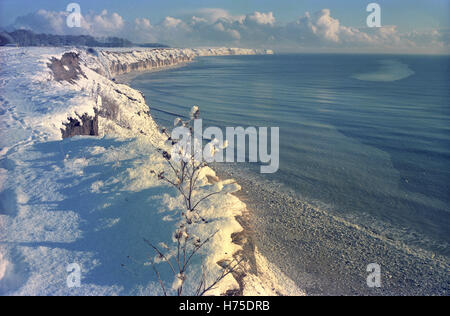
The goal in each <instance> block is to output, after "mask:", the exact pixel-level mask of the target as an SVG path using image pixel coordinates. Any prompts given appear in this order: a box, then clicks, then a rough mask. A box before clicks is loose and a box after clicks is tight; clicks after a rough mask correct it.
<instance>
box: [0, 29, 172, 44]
mask: <svg viewBox="0 0 450 316" xmlns="http://www.w3.org/2000/svg"><path fill="white" fill-rule="evenodd" d="M5 45H15V46H19V47H26V46H28V47H32V46H50V47H61V46H87V47H168V46H167V45H164V44H159V43H147V44H134V43H132V42H130V41H129V40H126V39H123V38H119V37H106V38H101V39H100V38H95V37H92V36H89V35H53V34H36V33H34V32H31V31H28V30H15V31H13V32H2V33H0V46H5Z"/></svg>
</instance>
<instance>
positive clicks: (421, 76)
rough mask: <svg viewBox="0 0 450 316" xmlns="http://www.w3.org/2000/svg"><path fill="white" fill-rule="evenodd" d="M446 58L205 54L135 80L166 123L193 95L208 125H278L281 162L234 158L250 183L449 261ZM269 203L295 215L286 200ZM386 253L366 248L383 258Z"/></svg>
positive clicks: (289, 217)
mask: <svg viewBox="0 0 450 316" xmlns="http://www.w3.org/2000/svg"><path fill="white" fill-rule="evenodd" d="M449 65H450V58H449V57H424V56H373V55H355V56H351V55H274V56H232V57H208V58H200V59H198V61H197V62H195V63H193V64H189V65H188V66H186V67H184V68H180V69H175V70H171V71H168V72H160V73H151V74H143V75H141V76H139V77H136V78H135V79H134V80H132V82H131V85H132V86H133V87H134V88H137V89H139V90H141V91H143V92H144V93H145V95H146V96H147V97H148V103H149V104H150V108H151V112H152V115H153V116H154V117H155V119H156V120H157V121H158V123H160V124H162V125H166V126H171V124H172V122H173V119H174V115H176V114H184V113H187V112H188V109H189V108H190V106H192V105H194V104H195V105H198V106H200V108H201V110H202V117H203V118H204V119H205V123H206V125H215V126H220V127H225V126H244V127H245V126H279V127H280V137H281V140H280V170H279V172H278V173H276V174H274V175H264V176H262V175H260V174H259V173H258V170H259V168H258V166H256V165H249V164H240V165H238V166H233V168H236V167H237V168H243V170H245V173H246V174H247V177H246V178H251V179H252V181H251V182H250V183H249V185H252V183H257V184H258V185H261V183H264V188H265V189H269V191H273V192H281V191H284V192H287V194H288V196H295V198H296V199H298V200H299V201H303V202H306V203H308V204H309V205H312V206H314V207H315V208H317V209H320V210H323V211H326V212H327V214H330V216H334V217H336V218H339V219H342V220H344V221H345V222H346V223H350V224H354V225H357V227H358V229H360V230H361V231H364V232H365V234H366V233H368V232H370V234H375V235H376V236H379V237H380V240H385V241H393V242H395V243H397V244H398V247H400V248H403V249H404V250H405V251H406V252H408V253H412V254H416V253H417V254H420V255H418V256H420V257H421V258H424V257H428V258H437V257H439V258H440V259H439V260H443V261H442V262H444V264H445V265H447V266H446V267H448V261H449V255H450V249H449V247H448V245H449V242H450V207H449V206H450V189H449V184H450V181H449V180H450V168H449V166H450V92H449V89H448V86H449V83H450V80H449V76H448V74H449ZM255 187H257V185H255ZM256 204H257V203H255V205H256ZM257 206H258V207H259V208H264V207H265V206H264V205H263V204H261V203H260V204H259V205H257ZM266 208H267V210H269V209H270V207H269V206H267V207H266ZM294 210H295V208H294ZM297 211H298V212H302V211H301V210H297ZM270 214H271V217H272V216H276V217H278V219H279V220H282V221H291V222H292V223H296V222H297V219H296V216H295V213H292V210H284V213H283V210H282V208H280V210H279V211H278V213H277V212H275V213H273V212H272V213H270ZM299 214H300V213H299ZM298 217H301V216H300V215H299V216H298ZM262 221H264V220H262ZM263 224H266V225H273V224H270V223H268V220H266V222H265V223H262V224H261V225H263ZM330 225H333V224H332V223H330ZM261 227H262V226H261ZM279 229H283V228H282V227H279ZM322 230H323V229H322ZM294 231H295V230H294ZM297 233H298V234H299V235H300V234H301V232H300V231H297ZM266 237H267V236H266ZM279 237H280V236H277V235H274V236H273V238H272V239H274V240H272V241H273V242H274V244H275V242H276V241H275V239H276V238H279ZM299 237H300V236H299ZM261 238H263V237H261ZM285 246H286V244H285ZM279 247H281V246H280V245H279ZM386 247H391V246H386ZM299 251H300V250H299ZM316 251H319V252H320V247H319V246H317V248H316ZM359 252H360V253H364V251H363V250H360V251H359ZM329 256H333V255H332V254H331V253H330V254H329ZM394 257H395V256H388V258H365V259H367V260H370V262H376V260H378V261H391V262H389V263H386V265H387V266H389V265H390V264H391V263H392V260H397V259H394ZM292 258H293V257H292ZM361 258H362V259H364V256H362V257H361ZM362 259H361V260H362ZM315 260H316V261H317V260H318V259H317V258H316V259H315ZM430 260H431V261H432V259H430ZM323 261H325V262H326V261H327V260H325V259H323ZM431 261H430V262H431ZM311 262H313V261H312V259H311ZM370 262H368V263H370ZM380 263H381V262H380ZM296 264H297V263H295V262H294V261H293V260H291V262H290V264H289V266H290V267H291V268H292V269H293V270H295V265H296ZM318 264H320V263H318ZM280 265H282V263H280ZM421 265H425V266H426V263H421ZM392 266H395V265H392ZM446 267H444V269H445V268H446ZM299 269H300V267H299ZM444 275H445V274H444ZM442 282H444V281H442ZM445 283H447V286H448V279H447V280H445ZM442 285H443V286H444V288H445V287H446V285H445V284H442ZM344 292H345V293H351V292H348V291H347V292H346V291H344Z"/></svg>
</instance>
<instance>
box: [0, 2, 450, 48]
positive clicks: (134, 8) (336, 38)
mask: <svg viewBox="0 0 450 316" xmlns="http://www.w3.org/2000/svg"><path fill="white" fill-rule="evenodd" d="M70 2H72V1H61V0H33V1H30V0H0V26H2V27H7V26H13V27H16V28H29V29H32V30H34V31H36V32H56V33H69V34H72V33H73V32H74V31H73V30H63V29H62V28H63V26H60V27H54V26H55V24H58V23H60V24H61V21H62V19H60V21H59V22H58V21H57V20H55V14H56V12H64V10H65V8H66V6H67V4H69V3H70ZM73 2H77V3H79V4H80V6H81V9H82V13H83V16H84V17H85V26H84V28H83V29H82V30H80V31H82V33H88V34H91V35H115V36H116V35H117V36H124V37H129V36H131V37H132V38H131V40H134V41H138V42H145V41H147V42H148V41H152V40H160V41H161V40H162V41H165V42H168V43H169V44H172V45H173V44H177V43H180V45H181V44H186V45H188V44H192V45H201V44H205V45H211V44H215V42H217V44H218V45H219V44H228V43H230V44H235V45H236V46H243V45H245V44H246V43H248V44H253V45H256V46H264V44H267V45H268V44H269V43H268V39H277V40H278V41H279V42H280V41H281V40H283V41H285V45H286V47H288V46H289V44H288V39H289V40H291V41H293V42H292V43H291V44H292V45H291V46H292V47H297V46H299V42H301V43H302V45H303V46H307V45H310V46H311V45H313V44H314V45H313V46H324V45H325V44H326V43H325V42H326V40H329V41H330V43H332V42H333V43H334V46H337V45H336V44H339V46H341V47H344V46H348V47H350V44H349V43H353V44H354V43H356V42H357V41H356V38H358V39H359V42H360V41H361V40H364V37H365V36H366V35H365V34H366V33H367V34H368V35H367V36H370V37H372V38H371V39H368V38H367V39H365V41H366V44H367V43H369V42H376V41H379V40H381V39H383V41H384V42H386V40H385V37H386V36H385V33H386V32H389V33H390V34H391V35H392V36H394V35H395V36H401V37H402V38H401V40H402V43H404V44H405V45H411V43H412V42H415V41H419V40H420V41H422V42H421V43H418V44H421V45H425V46H429V45H430V43H431V42H433V43H437V42H438V40H440V42H441V43H443V45H444V46H445V45H447V44H448V39H446V37H448V34H449V33H448V29H449V25H450V24H449V20H450V19H449V15H450V1H449V0H377V1H374V0H367V1H364V0H345V1H344V0H304V1H302V0H144V1H140V0H127V1H125V0H95V1H93V0H73ZM370 2H377V3H378V4H379V5H380V6H381V10H382V11H381V17H382V25H383V26H387V27H392V26H395V34H394V31H393V30H392V29H391V30H389V29H388V28H386V29H385V30H384V31H383V32H381V30H379V31H380V32H378V33H377V34H375V35H374V34H373V33H374V32H372V31H368V32H366V31H363V32H365V33H358V34H352V35H351V36H350V35H349V34H348V33H349V32H350V33H352V32H353V33H354V30H350V28H357V29H359V30H363V29H364V28H365V27H366V18H367V15H368V13H367V12H366V10H365V9H366V6H367V5H368V4H369V3H370ZM213 8H214V9H216V11H211V10H210V11H208V12H209V13H208V14H214V16H217V12H219V11H217V10H218V9H220V10H221V11H220V12H226V14H225V13H222V14H220V18H221V19H222V20H217V19H211V18H210V16H211V15H210V16H206V13H205V9H213ZM105 9H106V10H107V11H108V12H107V13H105V14H102V13H101V12H102V11H103V10H105ZM324 9H328V11H329V13H321V14H319V15H317V16H314V14H315V13H317V12H321V10H324ZM39 10H45V12H46V13H47V16H46V17H43V13H42V12H40V15H39V16H36V14H35V13H36V12H38V11H39ZM328 11H327V12H328ZM103 12H104V11H103ZM212 12H213V13H212ZM255 12H258V13H262V14H263V16H256V17H253V18H252V19H253V21H254V22H255V21H256V24H258V25H259V27H256V25H255V23H253V24H251V25H250V24H247V25H246V23H247V22H249V23H250V22H251V21H250V20H251V19H246V21H247V22H243V21H244V20H243V19H242V18H239V17H245V16H247V17H251V15H252V14H254V13H255ZM306 12H310V16H308V14H306V15H307V19H306V20H305V19H304V20H302V22H299V19H301V18H302V17H305V13H306ZM113 14H115V15H114V16H113ZM202 14H203V15H202ZM269 14H270V16H269ZM85 15H86V16H85ZM23 16H25V17H23ZM98 16H100V17H101V18H100V19H101V20H102V21H101V22H102V23H101V25H99V24H98V23H97V24H96V22H95V21H98V20H99V17H98ZM193 16H196V17H197V16H201V17H202V18H203V17H206V19H208V21H209V22H208V23H209V26H210V28H209V29H208V28H207V27H206V26H205V25H200V24H198V23H197V24H196V25H194V22H193V21H192V20H189V19H191V18H192V17H193ZM21 17H22V18H21ZM167 17H170V18H175V20H173V19H172V20H167ZM272 17H273V18H272ZM137 18H139V19H145V20H141V21H140V22H139V25H138V26H136V25H134V24H136V23H138V22H136V19H137ZM223 18H225V19H227V21H225V22H224V21H223ZM267 18H269V20H270V27H271V28H272V29H270V30H269V29H268V27H267V26H268V25H269V24H268V23H266V22H265V21H268V20H267ZM27 21H28V22H27ZM180 21H182V22H183V23H181V22H180ZM236 21H238V23H240V24H241V27H239V26H236V25H233V23H235V24H236V23H237V22H236ZM46 23H47V24H48V25H46ZM108 23H109V24H108ZM227 23H228V24H227ZM293 23H297V26H296V31H292V30H293V28H292V27H288V26H289V25H291V26H292V25H293ZM323 23H326V24H327V26H326V27H327V28H328V29H323ZM40 24H42V25H40ZM115 24H121V27H120V28H115V27H114V25H115ZM122 24H123V25H122ZM218 24H220V25H218ZM336 24H339V26H336ZM108 25H109V26H110V29H107V26H108ZM50 26H52V27H54V29H52V28H51V27H50ZM144 26H145V27H144ZM287 29H289V31H288V30H287ZM318 29H319V30H318ZM136 30H137V31H136ZM436 30H437V31H438V32H439V35H436ZM219 31H220V32H219ZM289 32H290V33H292V32H298V35H299V36H297V37H296V38H295V39H294V36H293V35H292V34H288V33H289ZM321 32H322V33H321ZM330 32H331V33H333V34H331V35H330ZM411 32H415V33H417V32H430V34H433V35H429V36H428V35H426V34H422V33H421V34H420V35H418V34H415V35H411V34H406V33H411ZM312 33H314V34H312ZM343 35H345V36H343ZM255 36H256V37H255ZM257 36H259V37H257ZM314 36H316V37H318V39H317V40H316V41H315V42H313V41H311V40H312V39H313V37H314ZM374 36H375V37H377V38H376V39H375V38H374ZM392 36H391V44H393V45H394V42H395V43H396V44H395V45H397V46H398V43H399V39H397V38H393V37H392ZM427 36H428V37H427ZM350 37H351V38H350ZM431 37H433V40H431ZM201 38H206V40H205V41H204V42H202V41H201V40H200V39H201ZM257 38H258V39H259V41H257V40H256V39H257ZM299 38H300V39H299ZM186 39H190V41H186V43H184V41H183V40H186ZM306 39H308V40H309V41H306ZM428 39H429V40H428ZM215 40H216V41H215ZM408 43H409V44H408ZM353 44H352V45H353ZM384 44H386V43H384ZM384 44H383V45H384ZM395 45H394V46H395ZM325 46H326V45H325ZM357 46H358V45H357ZM437 46H442V45H441V44H437ZM441 48H442V47H441Z"/></svg>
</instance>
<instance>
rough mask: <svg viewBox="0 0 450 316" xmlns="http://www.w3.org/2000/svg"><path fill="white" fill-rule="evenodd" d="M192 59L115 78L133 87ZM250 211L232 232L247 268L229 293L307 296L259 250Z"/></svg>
mask: <svg viewBox="0 0 450 316" xmlns="http://www.w3.org/2000/svg"><path fill="white" fill-rule="evenodd" d="M192 62H195V60H191V61H189V62H183V63H179V64H176V65H171V66H166V67H160V68H156V69H149V70H143V71H132V72H129V73H125V74H120V75H118V76H115V77H114V79H115V82H116V83H118V84H125V85H128V86H130V87H131V85H130V82H131V81H132V80H133V79H134V78H136V77H138V76H140V75H143V74H148V73H155V72H161V71H169V70H173V69H178V68H182V67H185V66H186V65H188V64H189V63H192ZM131 88H132V87H131ZM133 89H134V88H133ZM147 102H149V103H150V104H148V106H149V108H150V109H151V100H149V101H147ZM211 168H212V169H213V171H214V172H215V174H216V175H217V176H218V178H219V179H220V181H225V180H229V179H233V180H234V178H233V177H231V176H229V175H228V174H226V173H222V174H220V173H218V171H217V170H216V168H214V167H211ZM237 183H238V184H239V186H240V184H241V183H240V182H239V181H238V182H237ZM242 190H243V188H241V190H240V191H237V192H235V193H232V194H231V195H233V196H235V197H236V198H237V199H239V200H240V201H241V202H243V200H242V198H243V197H244V195H243V194H242V193H241V192H242ZM244 204H245V203H244ZM250 213H251V210H250V209H249V208H247V207H246V206H245V207H244V209H243V211H242V213H241V214H239V215H236V216H235V217H234V218H235V220H236V221H237V223H239V225H240V226H241V227H242V229H243V230H242V231H241V232H235V233H232V234H231V236H230V237H231V239H232V242H233V244H235V245H237V246H239V247H242V249H240V250H238V251H237V252H235V253H234V254H233V256H234V257H237V258H239V259H242V258H244V259H245V260H244V263H245V267H243V271H241V272H237V273H234V274H233V278H234V279H235V280H236V282H237V283H238V284H239V287H240V289H239V291H233V290H229V291H228V294H229V295H231V296H247V295H249V296H254V295H260V294H263V293H265V294H264V295H278V296H305V295H306V293H305V292H304V291H303V290H302V289H300V287H298V285H295V284H294V283H293V282H292V280H291V279H289V278H288V277H287V276H285V274H284V273H283V272H282V271H281V270H280V269H279V268H278V267H277V266H275V265H274V264H273V263H271V262H270V261H268V260H267V258H265V257H264V256H263V255H262V254H261V253H260V252H259V251H258V249H257V247H256V244H255V240H254V239H255V234H254V232H253V231H252V227H251V224H250V223H251V221H250V217H251V214H250ZM258 283H259V284H258ZM257 284H258V285H257Z"/></svg>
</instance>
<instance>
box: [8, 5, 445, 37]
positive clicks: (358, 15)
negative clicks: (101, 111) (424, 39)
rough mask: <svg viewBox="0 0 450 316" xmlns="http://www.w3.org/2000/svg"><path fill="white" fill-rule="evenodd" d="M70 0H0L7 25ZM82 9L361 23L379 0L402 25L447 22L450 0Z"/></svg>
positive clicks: (386, 15) (386, 17)
mask: <svg viewBox="0 0 450 316" xmlns="http://www.w3.org/2000/svg"><path fill="white" fill-rule="evenodd" d="M70 2H72V1H61V0H32V1H30V0H0V21H1V25H2V26H5V25H8V24H11V23H13V22H14V19H15V18H16V17H17V16H20V15H25V14H28V13H31V12H33V11H37V10H39V9H46V10H52V11H63V10H64V9H65V6H66V5H67V4H68V3H70ZM73 2H77V3H79V4H80V5H81V8H82V10H84V11H89V10H93V11H98V12H99V11H101V10H103V9H108V10H109V11H114V12H118V13H119V14H120V15H121V16H123V17H124V18H126V19H134V18H136V17H147V18H149V19H150V21H152V22H159V21H160V20H162V19H163V18H164V17H166V16H177V15H181V14H184V13H187V12H189V11H195V10H196V9H200V8H223V9H226V10H228V11H230V13H232V14H244V13H250V12H253V11H261V12H266V11H267V12H268V11H272V12H273V13H274V15H275V16H276V17H277V20H279V21H280V22H287V21H291V20H294V19H296V18H297V17H299V16H301V15H303V13H304V12H306V11H310V12H315V11H318V10H321V9H323V8H328V9H330V10H331V11H332V12H333V15H334V16H335V17H336V18H338V19H339V20H340V21H342V23H344V24H346V25H351V26H363V24H364V23H365V19H366V16H367V14H366V12H365V8H366V6H367V4H369V3H370V2H377V3H378V4H380V6H381V8H382V14H383V23H385V24H389V25H398V26H399V28H400V29H402V30H405V29H413V28H417V29H423V28H429V27H434V28H437V27H449V20H450V19H449V15H450V6H449V4H450V1H449V0H378V1H364V0H344V1H337V0H304V1H302V0H188V1H187V0H126V1H124V0H95V1H93V0H77V1H73Z"/></svg>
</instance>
